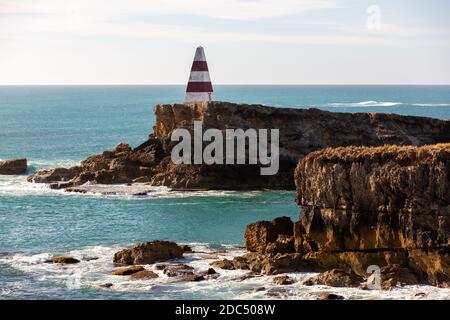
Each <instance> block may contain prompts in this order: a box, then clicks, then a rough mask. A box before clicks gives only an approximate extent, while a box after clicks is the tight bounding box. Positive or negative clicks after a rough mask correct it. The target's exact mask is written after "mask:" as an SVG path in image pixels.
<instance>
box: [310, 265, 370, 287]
mask: <svg viewBox="0 0 450 320" xmlns="http://www.w3.org/2000/svg"><path fill="white" fill-rule="evenodd" d="M363 280H364V279H363V278H362V277H360V276H358V275H357V274H355V273H354V272H352V271H345V270H342V269H331V270H328V271H325V272H323V273H321V274H319V275H317V276H315V277H313V278H309V279H308V280H306V281H305V282H304V283H303V284H304V285H307V286H311V285H325V286H330V287H359V286H360V284H361V282H363Z"/></svg>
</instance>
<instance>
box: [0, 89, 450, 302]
mask: <svg viewBox="0 0 450 320" xmlns="http://www.w3.org/2000/svg"><path fill="white" fill-rule="evenodd" d="M184 89H185V87H184V86H177V85H173V86H163V85H161V86H157V85H155V86H146V85H142V86H0V159H8V158H16V157H26V158H27V159H28V161H29V173H31V172H34V171H36V170H39V169H45V168H52V167H56V166H71V165H75V164H77V163H78V162H79V161H80V160H82V159H84V158H86V157H87V156H90V155H93V154H98V153H101V152H102V151H103V150H106V149H110V148H114V146H115V145H117V144H118V143H119V142H126V143H129V144H130V145H131V146H137V145H139V144H140V143H142V142H144V141H145V140H146V139H147V137H148V134H150V133H151V131H152V126H153V123H154V116H153V113H152V106H153V105H155V104H158V103H174V102H181V101H182V100H183V98H184ZM214 96H215V99H217V100H223V101H232V102H239V103H241V102H242V103H257V104H266V105H270V106H277V107H292V108H311V107H314V108H320V109H324V110H329V111H335V112H383V113H397V114H403V115H414V116H427V117H434V118H440V119H450V86H281V85H280V86H250V85H249V86H247V85H246V86H237V85H222V86H220V85H219V86H215V92H214ZM294 198H295V193H294V192H285V191H268V192H262V191H257V192H256V191H255V192H214V191H209V192H187V193H183V192H170V190H168V189H167V188H155V190H154V192H153V193H151V194H150V195H149V196H146V197H138V196H131V195H130V192H128V189H127V188H126V187H125V186H124V187H123V192H122V193H121V194H120V195H114V196H103V195H98V194H86V195H81V194H70V193H65V192H64V191H58V190H50V189H48V188H47V187H46V186H44V185H38V184H30V183H27V182H26V175H21V176H0V299H110V298H113V299H184V298H194V299H195V298H198V299H202V298H218V299H222V298H250V299H268V298H274V299H298V298H302V299H316V298H317V296H318V294H319V293H320V292H321V291H322V290H327V288H326V287H321V286H313V287H306V286H302V285H301V284H300V283H297V284H294V285H291V286H288V287H289V288H285V289H283V290H280V289H279V288H278V287H276V286H274V285H271V279H269V278H268V277H257V278H251V279H248V280H245V281H236V279H238V278H239V277H241V276H242V275H243V274H245V271H240V270H230V271H223V272H222V273H221V275H220V277H219V278H217V279H210V280H207V281H203V282H199V283H186V282H176V281H173V279H168V278H167V277H164V276H163V275H162V276H161V277H160V278H158V279H157V280H154V281H151V282H146V281H130V280H128V279H125V278H126V277H118V276H112V275H111V274H110V272H111V270H112V269H113V265H112V256H113V254H114V252H115V251H117V250H119V249H121V248H124V247H126V246H128V245H131V244H134V243H136V242H141V241H145V240H154V239H165V240H172V241H176V242H180V243H188V244H190V245H192V246H193V247H194V248H195V249H196V251H197V253H195V254H190V255H188V256H187V258H186V259H184V260H183V262H186V261H187V262H189V263H190V264H192V265H193V266H194V267H196V268H198V269H199V270H202V269H205V268H207V267H208V265H209V262H211V261H212V260H211V259H210V255H211V254H216V255H219V256H224V257H232V256H234V255H237V254H241V253H242V251H243V249H242V245H243V233H244V230H245V227H246V225H247V224H249V223H251V222H254V221H257V220H263V219H264V220H271V219H272V218H274V217H277V216H281V215H286V216H289V217H291V218H292V219H293V220H296V219H297V218H298V215H299V212H300V209H299V208H298V207H297V205H296V204H295V202H294ZM218 250H219V251H220V252H219V253H218V252H217V251H218ZM222 250H225V252H222ZM55 254H70V255H74V256H75V257H78V258H80V259H85V260H83V261H82V262H81V263H79V264H77V265H75V266H65V267H61V266H56V265H52V264H47V263H43V261H45V259H47V258H48V257H51V256H52V255H55ZM92 257H95V258H98V259H96V260H89V259H88V258H92ZM88 260H89V261H88ZM292 276H293V277H295V278H298V279H303V278H306V277H308V276H311V274H300V273H296V274H292ZM105 283H113V286H112V287H111V288H102V287H100V285H102V284H105ZM261 287H264V290H263V289H258V288H261ZM328 289H330V288H328ZM332 290H333V292H336V293H339V294H341V295H343V296H345V297H346V298H349V299H380V298H382V299H390V298H393V299H398V298H417V297H418V296H421V295H418V296H416V294H417V293H420V292H425V293H426V297H427V298H438V299H439V298H449V297H450V290H449V289H438V288H434V287H428V286H409V287H406V288H398V289H395V290H392V291H389V292H373V291H363V290H359V289H347V288H340V289H336V288H333V289H332Z"/></svg>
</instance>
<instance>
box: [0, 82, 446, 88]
mask: <svg viewBox="0 0 450 320" xmlns="http://www.w3.org/2000/svg"><path fill="white" fill-rule="evenodd" d="M186 85H187V84H186V83H160V84H157V83H128V84H127V83H68V84H54V83H46V84H38V83H33V84H28V83H26V84H0V87H20V86H23V87H45V86H49V87H50V86H61V87H63V86H67V87H70V86H74V87H75V86H92V87H95V86H186ZM213 86H450V83H362V84H357V83H311V84H306V83H216V84H213Z"/></svg>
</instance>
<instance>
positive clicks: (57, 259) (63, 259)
mask: <svg viewBox="0 0 450 320" xmlns="http://www.w3.org/2000/svg"><path fill="white" fill-rule="evenodd" d="M49 262H52V263H61V264H74V263H79V262H80V260H78V259H75V258H74V257H69V256H54V257H53V258H52V259H51V260H49Z"/></svg>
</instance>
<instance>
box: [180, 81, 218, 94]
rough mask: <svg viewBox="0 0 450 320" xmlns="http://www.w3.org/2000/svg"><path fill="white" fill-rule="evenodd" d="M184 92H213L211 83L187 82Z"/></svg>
mask: <svg viewBox="0 0 450 320" xmlns="http://www.w3.org/2000/svg"><path fill="white" fill-rule="evenodd" d="M186 92H213V88H212V84H211V82H188V85H187V89H186Z"/></svg>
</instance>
